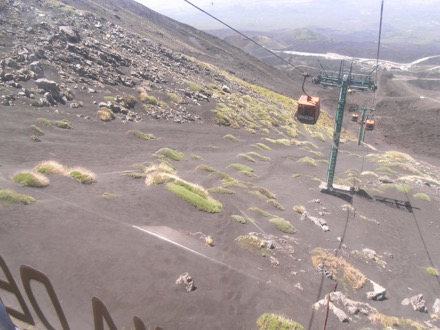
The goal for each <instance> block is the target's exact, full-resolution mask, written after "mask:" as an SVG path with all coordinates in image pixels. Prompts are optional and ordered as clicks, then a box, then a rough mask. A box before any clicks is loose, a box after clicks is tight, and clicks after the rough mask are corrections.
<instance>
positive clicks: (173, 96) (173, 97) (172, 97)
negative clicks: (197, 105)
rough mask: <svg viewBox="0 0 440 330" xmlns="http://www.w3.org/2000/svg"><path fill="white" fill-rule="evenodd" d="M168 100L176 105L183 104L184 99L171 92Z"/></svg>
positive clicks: (168, 94)
mask: <svg viewBox="0 0 440 330" xmlns="http://www.w3.org/2000/svg"><path fill="white" fill-rule="evenodd" d="M167 98H168V99H169V100H170V101H173V102H174V103H182V102H183V100H182V98H181V97H180V96H179V95H177V94H174V93H171V92H170V93H167Z"/></svg>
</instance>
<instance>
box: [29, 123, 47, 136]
mask: <svg viewBox="0 0 440 330" xmlns="http://www.w3.org/2000/svg"><path fill="white" fill-rule="evenodd" d="M31 129H32V132H34V134H35V135H37V136H43V135H44V132H43V130H42V129H41V128H39V127H38V126H35V125H31Z"/></svg>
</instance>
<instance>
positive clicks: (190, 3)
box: [184, 0, 308, 76]
mask: <svg viewBox="0 0 440 330" xmlns="http://www.w3.org/2000/svg"><path fill="white" fill-rule="evenodd" d="M184 1H185V2H186V3H187V4H189V5H191V6H193V7H194V8H196V9H197V10H200V11H201V12H202V13H204V14H206V15H208V16H209V17H211V18H213V19H215V20H216V21H217V22H219V23H221V24H223V25H224V26H226V27H228V28H229V29H231V30H232V31H234V32H236V33H238V34H239V35H241V36H242V37H243V38H246V39H247V40H249V41H251V42H252V43H254V44H255V45H257V46H259V47H261V48H263V49H264V50H266V51H268V52H269V53H270V54H272V55H273V56H275V57H277V58H278V59H280V60H281V61H283V62H285V63H287V64H288V65H290V66H291V67H293V68H294V69H296V70H298V71H299V72H301V73H302V74H303V75H306V76H308V74H307V73H306V72H305V71H303V70H301V69H300V68H298V67H297V66H296V65H293V64H292V63H290V62H289V61H286V60H285V59H284V58H282V57H281V56H279V55H278V54H276V53H275V52H273V51H271V50H270V49H267V48H266V47H264V46H263V45H261V44H259V43H258V42H256V41H255V40H253V39H252V38H250V37H248V36H247V35H245V34H244V33H242V32H240V31H238V30H237V29H235V28H233V27H232V26H230V25H229V24H227V23H225V22H223V21H222V20H220V19H219V18H217V17H215V16H214V15H212V14H210V13H208V12H207V11H205V10H204V9H202V8H200V7H198V6H196V5H195V4H193V3H192V2H190V1H188V0H184Z"/></svg>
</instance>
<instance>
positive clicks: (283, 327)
mask: <svg viewBox="0 0 440 330" xmlns="http://www.w3.org/2000/svg"><path fill="white" fill-rule="evenodd" d="M257 325H258V330H277V329H279V330H305V328H304V326H303V325H302V324H300V323H297V322H295V321H293V320H289V319H287V318H285V317H284V316H282V315H279V314H272V313H270V314H269V313H264V314H263V315H261V316H260V317H259V318H258V320H257Z"/></svg>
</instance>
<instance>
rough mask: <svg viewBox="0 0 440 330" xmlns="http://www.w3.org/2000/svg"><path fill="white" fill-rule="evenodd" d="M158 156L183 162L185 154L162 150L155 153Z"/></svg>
mask: <svg viewBox="0 0 440 330" xmlns="http://www.w3.org/2000/svg"><path fill="white" fill-rule="evenodd" d="M155 155H156V156H163V157H166V158H169V159H171V160H175V161H179V160H182V159H183V157H184V154H183V153H182V152H180V151H177V150H174V149H171V148H161V149H159V150H158V151H156V153H155Z"/></svg>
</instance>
